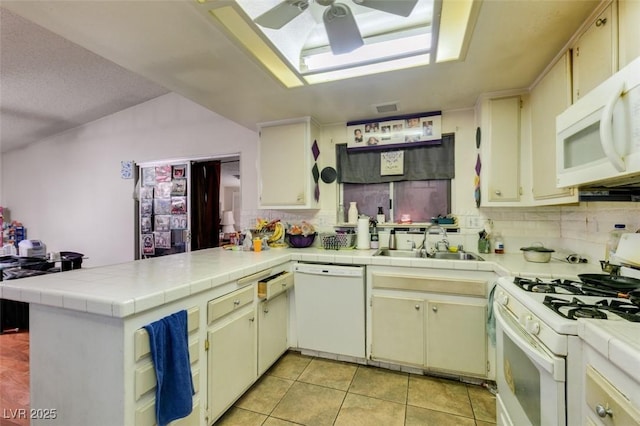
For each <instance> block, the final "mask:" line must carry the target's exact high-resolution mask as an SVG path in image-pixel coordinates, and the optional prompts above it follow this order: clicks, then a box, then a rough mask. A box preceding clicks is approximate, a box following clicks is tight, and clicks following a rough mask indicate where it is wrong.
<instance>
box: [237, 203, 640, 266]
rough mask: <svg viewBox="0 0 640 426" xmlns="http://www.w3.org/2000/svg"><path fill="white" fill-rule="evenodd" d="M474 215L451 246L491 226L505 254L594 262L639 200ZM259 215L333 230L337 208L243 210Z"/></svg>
mask: <svg viewBox="0 0 640 426" xmlns="http://www.w3.org/2000/svg"><path fill="white" fill-rule="evenodd" d="M475 215H476V217H477V216H480V220H479V224H480V225H481V227H480V228H465V224H466V223H467V220H466V217H465V216H463V215H458V223H459V224H460V231H461V232H460V233H459V234H455V233H450V234H449V240H450V242H451V243H452V244H456V245H457V244H463V245H464V246H465V247H467V249H468V250H470V251H476V249H477V247H476V245H477V244H476V243H477V238H478V231H480V230H481V229H482V226H490V227H491V229H492V230H493V231H494V232H500V233H501V234H502V236H503V238H504V241H505V250H506V252H507V253H509V252H511V253H516V252H520V247H523V246H528V245H531V243H534V242H541V243H543V245H545V246H548V247H551V248H554V249H556V250H562V251H567V252H571V253H577V254H580V255H582V256H585V257H587V258H588V259H589V261H590V262H597V261H598V260H600V259H602V258H603V257H604V247H605V243H606V241H607V238H608V235H609V231H610V230H611V229H612V228H613V226H614V225H615V224H616V223H624V224H625V225H626V227H627V229H628V230H630V231H631V232H635V231H636V230H638V229H639V228H640V203H633V202H581V203H579V204H576V205H571V206H548V207H523V208H498V207H483V208H480V209H479V210H478V211H477V212H476V213H475ZM257 217H266V218H267V219H275V218H280V219H281V220H283V221H284V222H299V221H302V220H306V221H308V222H310V223H312V224H313V225H314V226H315V227H316V229H317V230H318V232H331V231H333V226H334V225H335V221H336V212H335V211H333V210H319V211H301V212H297V211H278V210H258V211H244V212H243V214H242V224H243V228H245V227H247V226H249V227H250V226H251V225H253V224H254V223H255V219H256V218H257ZM380 241H381V244H383V243H384V241H386V240H385V239H384V235H383V233H382V232H381V235H380ZM399 248H401V247H399Z"/></svg>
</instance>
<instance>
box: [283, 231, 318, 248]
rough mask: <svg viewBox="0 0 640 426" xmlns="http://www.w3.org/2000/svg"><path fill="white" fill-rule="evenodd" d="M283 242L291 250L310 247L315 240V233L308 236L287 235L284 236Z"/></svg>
mask: <svg viewBox="0 0 640 426" xmlns="http://www.w3.org/2000/svg"><path fill="white" fill-rule="evenodd" d="M285 237H286V238H285V240H286V241H287V243H288V244H289V245H290V246H291V247H293V248H305V247H309V246H311V244H313V241H314V240H315V239H316V233H315V232H314V233H313V234H309V235H303V234H289V233H288V232H287V234H286V235H285Z"/></svg>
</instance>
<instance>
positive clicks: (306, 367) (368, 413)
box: [216, 351, 496, 426]
mask: <svg viewBox="0 0 640 426" xmlns="http://www.w3.org/2000/svg"><path fill="white" fill-rule="evenodd" d="M495 422H496V411H495V397H494V396H493V395H492V394H491V393H490V392H489V391H487V390H486V389H484V388H482V387H480V386H475V385H469V384H464V383H461V382H457V381H453V380H446V379H441V378H435V377H428V376H419V375H414V374H407V373H401V372H395V371H389V370H385V369H381V368H376V367H369V366H362V365H356V364H350V363H346V362H340V361H332V360H326V359H322V358H314V357H310V356H305V355H301V354H300V353H298V352H293V351H291V352H287V353H286V354H285V355H283V356H282V358H281V359H280V360H278V362H277V363H276V364H275V365H274V366H273V367H272V368H271V369H270V370H269V371H268V372H267V373H266V374H265V375H264V376H263V377H262V378H260V380H258V382H257V383H256V384H255V385H254V386H253V387H252V388H251V389H249V390H248V391H247V392H246V393H245V394H244V395H243V396H242V397H241V398H240V399H239V400H238V401H237V402H236V404H235V405H234V406H233V407H231V408H230V409H229V410H228V411H227V412H226V413H225V414H224V416H222V417H221V418H220V419H219V420H218V421H217V422H216V425H220V426H235V425H238V426H252V425H256V426H259V425H264V426H286V425H308V426H323V425H335V426H358V425H366V426H376V425H381V426H395V425H398V426H403V425H405V426H429V425H437V426H440V425H461V426H467V425H469V426H472V425H477V426H488V425H492V424H495Z"/></svg>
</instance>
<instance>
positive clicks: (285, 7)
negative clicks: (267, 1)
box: [254, 0, 309, 30]
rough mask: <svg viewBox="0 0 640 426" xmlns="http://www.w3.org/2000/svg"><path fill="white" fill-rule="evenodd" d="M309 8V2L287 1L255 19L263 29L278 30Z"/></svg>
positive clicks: (302, 0)
mask: <svg viewBox="0 0 640 426" xmlns="http://www.w3.org/2000/svg"><path fill="white" fill-rule="evenodd" d="M307 7H309V2H308V0H285V1H283V2H282V3H280V4H279V5H277V6H275V7H273V8H271V9H269V10H267V11H266V12H265V13H263V14H262V15H260V16H258V17H257V18H256V19H254V22H255V23H256V24H258V25H260V26H261V27H266V28H272V29H274V30H278V29H280V28H282V27H284V26H285V25H286V24H288V23H289V22H291V21H292V20H293V18H295V17H296V16H298V15H300V14H301V13H302V12H304V11H305V10H306V9H307Z"/></svg>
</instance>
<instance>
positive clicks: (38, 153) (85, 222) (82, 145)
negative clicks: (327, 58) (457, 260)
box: [0, 94, 640, 267]
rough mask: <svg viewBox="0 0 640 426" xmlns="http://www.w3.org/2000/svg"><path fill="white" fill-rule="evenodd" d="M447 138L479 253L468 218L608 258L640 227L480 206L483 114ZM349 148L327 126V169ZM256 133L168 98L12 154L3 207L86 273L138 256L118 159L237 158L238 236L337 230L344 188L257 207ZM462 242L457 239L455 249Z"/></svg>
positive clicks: (569, 211)
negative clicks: (298, 207) (74, 255)
mask: <svg viewBox="0 0 640 426" xmlns="http://www.w3.org/2000/svg"><path fill="white" fill-rule="evenodd" d="M442 128H443V132H446V133H449V132H455V133H456V151H455V156H456V177H455V180H454V182H453V185H452V213H453V214H455V215H457V216H458V218H459V223H460V224H461V226H462V231H463V232H462V235H460V237H459V238H462V240H461V242H463V243H464V244H465V247H467V249H469V250H474V249H475V241H476V240H477V233H476V232H477V229H470V228H466V226H465V224H466V220H467V218H468V217H471V216H475V217H478V218H480V221H481V223H483V224H485V223H488V221H489V219H491V221H492V223H493V229H495V230H499V231H500V232H502V234H503V236H504V239H505V243H506V249H507V251H510V252H519V248H520V247H522V246H523V245H529V244H530V243H531V242H534V241H541V242H543V243H544V244H545V245H550V246H553V247H554V248H559V247H563V248H566V249H567V250H571V251H574V252H578V253H581V254H584V255H587V256H589V257H590V258H591V259H592V261H597V260H598V259H599V258H601V256H602V255H603V249H604V243H605V241H606V238H607V233H608V231H609V229H610V228H612V227H613V224H614V223H626V224H627V226H628V227H629V228H630V229H633V230H635V229H637V228H639V227H640V219H639V218H640V215H639V214H638V213H640V206H638V204H640V203H580V205H577V206H562V207H560V206H550V207H528V208H486V207H484V208H480V209H478V208H476V207H475V201H474V198H473V178H474V166H475V161H476V155H477V149H476V147H475V129H476V121H475V114H474V111H473V110H472V109H468V110H459V111H445V112H444V113H443V118H442ZM345 142H346V127H345V123H336V124H333V125H325V126H324V127H323V129H322V134H321V138H320V152H321V153H320V157H319V158H318V165H319V167H320V169H323V168H324V167H327V166H332V167H335V145H336V144H338V143H345ZM257 144H258V135H257V133H256V132H253V131H250V130H248V129H246V128H244V127H241V126H238V125H236V124H235V123H233V122H230V121H229V120H227V119H225V118H223V117H221V116H219V115H217V114H215V113H213V112H211V111H209V110H206V109H204V108H202V107H200V106H199V105H197V104H194V103H193V102H191V101H189V100H186V99H185V98H182V97H181V96H179V95H176V94H168V95H165V96H162V97H160V98H157V99H154V100H152V101H149V102H146V103H144V104H141V105H138V106H136V107H133V108H129V109H127V110H123V111H120V112H118V113H116V114H113V115H111V116H109V117H105V118H103V119H101V120H98V121H96V122H93V123H90V124H87V125H85V126H81V127H78V128H76V129H73V130H71V131H69V132H66V133H64V134H61V135H57V136H55V137H52V138H49V139H46V140H43V141H40V142H38V143H36V144H33V145H31V146H29V147H27V148H26V149H23V150H18V151H13V152H9V153H5V154H4V155H3V156H2V157H1V158H0V162H1V164H2V166H1V167H0V173H1V176H2V181H1V182H0V205H3V206H7V207H8V208H9V209H10V212H11V217H12V218H13V219H18V220H21V221H23V222H24V223H25V226H26V227H27V230H28V236H29V238H36V239H41V240H42V241H44V242H45V244H47V249H48V250H49V251H61V250H69V251H78V252H81V253H84V254H85V255H87V256H88V257H89V259H87V260H85V262H84V263H83V266H87V267H90V266H99V265H105V264H112V263H118V262H125V261H129V260H132V259H133V258H134V238H135V235H134V218H135V216H136V212H135V210H134V201H133V198H132V197H133V190H134V182H133V181H132V180H125V179H121V178H120V161H121V160H135V161H137V162H147V161H157V160H166V159H177V158H193V157H208V156H212V157H221V156H228V155H235V154H239V155H240V156H241V162H240V175H241V193H242V214H241V220H240V224H239V225H238V229H243V228H246V227H247V226H250V225H251V224H252V223H254V221H255V219H256V218H257V217H266V218H269V219H274V218H281V219H282V220H285V221H289V222H292V221H300V220H308V221H310V222H311V223H313V224H314V225H316V227H317V228H318V229H319V230H320V231H330V230H332V226H333V224H334V223H335V216H336V205H337V203H338V200H337V196H338V194H337V186H336V184H325V183H323V182H320V210H318V211H313V212H302V211H277V210H258V209H257V172H256V165H257V157H256V155H257ZM456 243H458V242H456Z"/></svg>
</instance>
